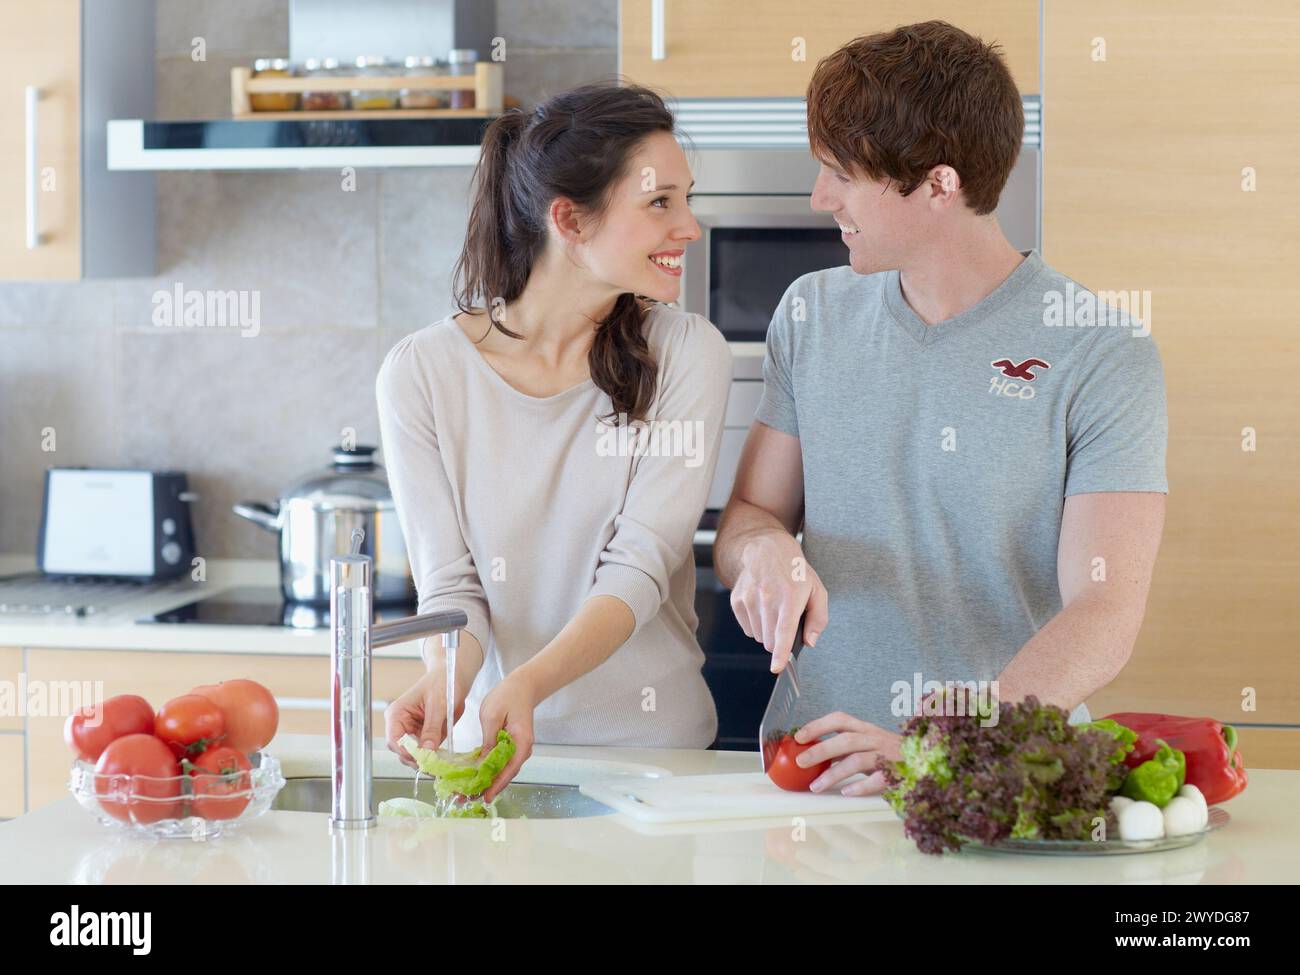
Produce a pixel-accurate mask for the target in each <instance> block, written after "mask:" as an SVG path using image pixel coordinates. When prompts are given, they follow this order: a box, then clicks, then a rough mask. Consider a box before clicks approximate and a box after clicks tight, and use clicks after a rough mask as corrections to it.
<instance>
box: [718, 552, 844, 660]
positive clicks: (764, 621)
mask: <svg viewBox="0 0 1300 975" xmlns="http://www.w3.org/2000/svg"><path fill="white" fill-rule="evenodd" d="M731 610H732V612H734V613H735V614H736V622H738V623H739V624H740V628H741V629H742V630H744V631H745V635H746V636H748V637H751V638H753V639H755V640H757V641H758V642H759V643H761V644H763V646H764V647H765V648H767V652H768V653H770V654H771V655H772V673H774V674H775V673H779V672H780V671H781V670H783V669H784V668H785V665H786V662H787V661H788V660H789V659H790V653H791V651H792V649H793V644H794V634H795V630H796V628H797V627H798V626H799V617H800V616H801V615H802V614H803V613H804V611H805V610H807V613H808V616H807V619H806V620H805V621H804V636H803V639H804V643H806V644H807V645H808V646H810V647H812V646H816V645H817V637H818V636H820V635H821V632H822V630H824V629H826V622H827V598H826V587H825V586H824V585H822V581H821V578H820V577H819V576H818V575H817V573H816V572H815V571H814V570H813V567H812V566H811V565H809V564H808V563H807V561H806V560H805V559H804V556H803V550H802V549H801V548H800V547H799V543H798V542H796V541H795V540H794V539H793V538H792V537H791V536H790V535H788V534H786V533H784V532H770V533H764V534H761V535H757V536H755V537H754V538H753V539H752V540H751V541H749V542H748V543H747V544H746V545H745V549H744V552H743V554H742V556H741V571H740V575H739V577H738V578H737V579H736V585H735V586H734V587H733V588H732V590H731Z"/></svg>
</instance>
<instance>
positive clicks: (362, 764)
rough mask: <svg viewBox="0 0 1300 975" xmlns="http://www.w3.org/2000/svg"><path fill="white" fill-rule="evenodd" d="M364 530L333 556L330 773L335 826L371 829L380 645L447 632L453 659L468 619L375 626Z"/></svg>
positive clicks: (455, 616)
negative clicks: (374, 677)
mask: <svg viewBox="0 0 1300 975" xmlns="http://www.w3.org/2000/svg"><path fill="white" fill-rule="evenodd" d="M365 534H366V533H365V531H364V530H362V529H360V528H356V529H353V531H352V538H351V541H352V551H351V553H350V554H348V555H336V556H334V557H333V558H331V559H330V682H331V685H332V686H331V687H330V735H331V742H330V744H331V748H330V766H331V767H330V772H331V778H332V780H333V785H334V806H333V812H332V813H331V815H330V826H331V827H339V828H340V829H368V828H369V827H371V826H373V825H375V815H374V813H372V812H371V811H370V810H371V801H372V799H373V797H374V777H373V775H372V767H371V761H372V760H371V749H372V748H373V747H374V735H373V733H372V730H371V721H372V720H373V717H374V715H373V713H372V711H371V672H372V669H373V668H372V663H373V655H372V651H373V650H374V649H375V648H376V647H386V646H389V645H390V644H393V643H404V642H406V641H407V640H414V639H417V638H419V637H425V636H433V635H435V634H438V633H441V634H442V645H443V648H444V650H445V651H446V652H447V657H448V659H451V655H452V654H454V652H455V650H456V646H457V644H458V642H459V640H460V632H459V631H460V630H461V629H462V628H463V627H465V626H467V625H468V624H469V617H468V616H466V615H465V612H464V611H463V610H459V609H453V610H444V611H442V612H439V613H423V614H420V615H416V616H406V617H403V618H402V619H399V620H393V621H392V622H391V623H381V624H380V625H378V626H376V625H374V623H373V622H372V620H371V615H370V614H371V599H370V595H371V594H370V573H371V563H372V560H371V558H370V556H369V555H362V554H360V553H361V543H362V542H363V541H364V540H365Z"/></svg>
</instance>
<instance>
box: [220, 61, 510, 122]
mask: <svg viewBox="0 0 1300 975" xmlns="http://www.w3.org/2000/svg"><path fill="white" fill-rule="evenodd" d="M504 74H505V72H504V70H503V69H502V65H501V64H500V63H498V62H495V61H479V62H477V63H476V64H475V65H474V73H473V74H472V75H395V76H392V77H385V76H361V75H356V76H352V75H336V76H334V77H312V78H280V77H270V78H265V77H263V78H254V77H253V70H252V68H242V67H241V68H231V69H230V114H231V116H232V117H233V118H236V119H257V120H267V121H275V120H305V119H335V120H343V119H391V118H488V117H490V116H493V115H500V114H501V111H502V108H503V106H504V101H505V94H504V83H503V79H504ZM403 88H413V89H418V90H420V91H426V90H430V91H472V92H474V107H473V108H391V109H387V108H385V109H373V108H341V109H331V110H328V111H318V112H304V111H288V112H255V111H253V107H252V104H251V103H250V101H249V96H250V95H260V94H272V93H274V94H285V93H290V92H293V93H298V94H301V93H302V92H305V91H400V90H401V89H403Z"/></svg>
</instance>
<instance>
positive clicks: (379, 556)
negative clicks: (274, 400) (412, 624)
mask: <svg viewBox="0 0 1300 975" xmlns="http://www.w3.org/2000/svg"><path fill="white" fill-rule="evenodd" d="M375 449H376V448H374V447H361V446H357V447H352V448H346V447H335V448H334V460H333V463H331V464H330V466H328V467H326V468H324V469H323V470H317V471H313V472H312V473H310V474H307V475H306V476H304V477H303V478H301V479H300V480H299V481H298V482H297V483H296V484H294V485H293V486H292V487H291V488H289V489H288V490H287V491H285V492H284V493H283V494H281V495H280V499H279V501H277V502H276V503H275V504H269V505H268V504H263V503H262V502H260V501H241V502H240V503H239V504H236V505H235V506H234V512H235V514H237V515H239V516H240V517H242V518H247V519H248V520H249V521H251V522H253V523H254V524H257V525H261V526H262V527H263V528H265V529H267V530H268V531H273V532H279V534H280V588H281V590H282V591H283V593H284V598H285V599H287V600H290V601H291V602H297V603H311V604H313V605H319V606H327V605H329V601H330V592H329V577H330V559H331V558H332V557H333V556H336V555H347V554H348V553H349V552H350V551H351V544H352V543H351V538H352V530H353V529H354V528H360V529H362V530H363V531H364V532H365V541H364V542H363V543H362V548H361V554H362V555H369V556H370V557H371V558H372V559H373V560H374V563H373V572H372V575H371V582H372V592H371V601H372V603H373V604H374V605H379V604H381V603H409V602H414V601H415V599H416V594H415V583H414V581H413V580H412V578H411V563H410V561H409V560H408V559H407V556H406V541H405V539H404V538H403V537H402V528H401V525H399V524H398V522H397V509H396V508H395V507H394V505H393V495H392V492H391V491H389V489H388V478H387V476H386V475H385V474H384V469H383V468H382V467H380V466H379V465H378V464H376V463H375V459H374V453H375Z"/></svg>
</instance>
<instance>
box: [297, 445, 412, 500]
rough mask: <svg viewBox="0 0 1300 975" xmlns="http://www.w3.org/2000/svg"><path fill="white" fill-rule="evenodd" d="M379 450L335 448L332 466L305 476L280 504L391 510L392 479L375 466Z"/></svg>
mask: <svg viewBox="0 0 1300 975" xmlns="http://www.w3.org/2000/svg"><path fill="white" fill-rule="evenodd" d="M376 449H377V448H375V447H369V446H362V445H357V446H355V447H351V448H348V447H343V446H338V447H335V448H334V455H333V460H332V462H331V463H330V465H329V466H328V467H325V468H322V469H320V470H315V471H312V472H311V473H310V474H306V475H304V476H303V477H302V478H301V479H299V481H298V482H297V483H296V484H294V486H293V487H291V488H290V489H289V490H287V491H285V492H284V494H283V495H281V498H280V505H281V507H283V506H284V505H286V504H288V503H290V502H294V501H297V502H304V501H305V502H308V503H310V504H312V505H314V506H319V507H322V508H326V507H327V508H351V507H356V508H363V509H373V508H376V507H391V506H392V503H393V495H392V492H391V491H389V489H388V476H387V474H385V473H384V469H383V468H382V467H380V466H379V465H378V464H376V463H375V457H374V455H375V451H376Z"/></svg>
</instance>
